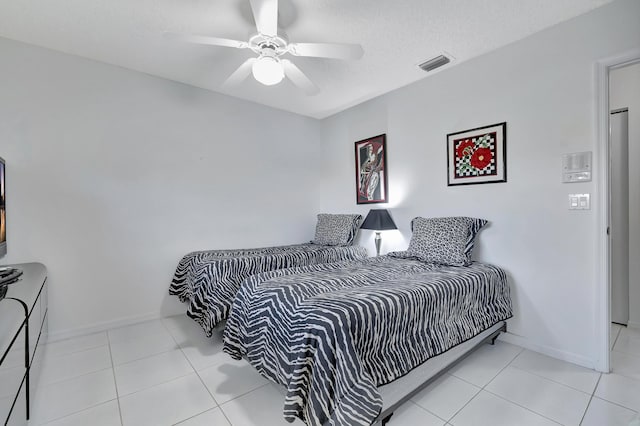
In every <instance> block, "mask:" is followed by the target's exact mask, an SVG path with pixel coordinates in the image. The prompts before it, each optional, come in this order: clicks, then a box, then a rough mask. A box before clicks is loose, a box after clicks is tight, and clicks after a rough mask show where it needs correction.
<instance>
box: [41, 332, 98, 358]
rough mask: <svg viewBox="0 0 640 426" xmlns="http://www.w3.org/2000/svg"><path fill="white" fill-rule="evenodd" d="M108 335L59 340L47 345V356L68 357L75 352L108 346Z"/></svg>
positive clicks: (95, 334)
mask: <svg viewBox="0 0 640 426" xmlns="http://www.w3.org/2000/svg"><path fill="white" fill-rule="evenodd" d="M108 344H109V340H108V339H107V333H106V332H101V333H94V334H87V335H86V336H79V337H74V338H72V339H65V340H58V341H55V342H51V343H47V344H46V345H45V353H46V356H47V357H49V356H58V355H67V354H70V353H73V352H78V351H84V350H87V349H93V348H97V347H98V346H104V345H108Z"/></svg>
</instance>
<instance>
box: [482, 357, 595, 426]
mask: <svg viewBox="0 0 640 426" xmlns="http://www.w3.org/2000/svg"><path fill="white" fill-rule="evenodd" d="M485 389H486V390H488V391H489V392H491V393H494V394H496V395H498V396H500V397H502V398H504V399H506V400H509V401H511V402H514V403H516V404H518V405H521V406H523V407H525V408H528V409H529V410H531V411H535V412H536V413H538V414H540V415H542V416H544V417H546V418H549V419H552V420H555V421H557V422H558V423H561V424H563V425H565V426H569V425H579V424H580V420H581V419H582V416H584V413H585V411H586V409H587V405H588V404H589V399H590V396H589V395H587V394H586V393H584V392H580V391H577V390H575V389H572V388H570V387H568V386H564V385H561V384H559V383H555V382H552V381H550V380H548V379H545V378H542V377H539V376H536V375H534V374H531V373H528V372H526V371H524V370H520V369H518V368H515V367H507V368H505V369H504V370H503V371H502V372H501V373H500V374H498V376H497V377H496V378H495V379H494V380H493V381H491V383H489V385H487V387H486V388H485Z"/></svg>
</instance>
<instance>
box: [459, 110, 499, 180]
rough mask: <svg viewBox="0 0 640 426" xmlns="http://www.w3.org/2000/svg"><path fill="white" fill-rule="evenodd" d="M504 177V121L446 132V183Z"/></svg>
mask: <svg viewBox="0 0 640 426" xmlns="http://www.w3.org/2000/svg"><path fill="white" fill-rule="evenodd" d="M506 181H507V123H506V122H502V123H497V124H491V125H489V126H483V127H476V128H475V129H469V130H463V131H460V132H455V133H449V134H448V135H447V186H456V185H476V184H482V183H500V182H506Z"/></svg>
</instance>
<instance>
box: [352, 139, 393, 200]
mask: <svg viewBox="0 0 640 426" xmlns="http://www.w3.org/2000/svg"><path fill="white" fill-rule="evenodd" d="M355 160H356V203H357V204H378V203H387V202H388V199H389V190H388V173H387V135H386V134H382V135H378V136H374V137H372V138H368V139H363V140H361V141H358V142H356V143H355Z"/></svg>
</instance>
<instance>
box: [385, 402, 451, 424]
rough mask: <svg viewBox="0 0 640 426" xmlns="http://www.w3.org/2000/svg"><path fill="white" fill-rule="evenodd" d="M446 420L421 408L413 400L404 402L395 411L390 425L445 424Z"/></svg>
mask: <svg viewBox="0 0 640 426" xmlns="http://www.w3.org/2000/svg"><path fill="white" fill-rule="evenodd" d="M445 423H446V422H445V421H444V420H442V419H439V418H438V417H436V416H434V415H433V414H431V413H430V412H428V411H426V410H424V409H422V408H420V407H419V406H417V405H416V404H414V403H412V402H411V401H408V402H406V403H405V404H402V406H401V407H400V408H398V409H397V410H396V411H395V412H394V413H393V416H392V417H391V419H390V420H389V423H387V425H388V426H444V425H445Z"/></svg>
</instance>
